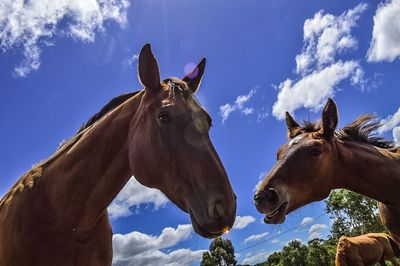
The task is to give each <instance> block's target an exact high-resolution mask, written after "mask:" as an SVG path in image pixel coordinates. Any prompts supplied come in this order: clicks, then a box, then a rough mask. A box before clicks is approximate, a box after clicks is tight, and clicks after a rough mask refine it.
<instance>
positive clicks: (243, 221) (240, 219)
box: [232, 215, 256, 229]
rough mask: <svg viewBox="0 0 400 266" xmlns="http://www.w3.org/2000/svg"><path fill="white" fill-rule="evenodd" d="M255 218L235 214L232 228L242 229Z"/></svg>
mask: <svg viewBox="0 0 400 266" xmlns="http://www.w3.org/2000/svg"><path fill="white" fill-rule="evenodd" d="M255 220H256V219H255V218H254V217H253V216H250V215H248V216H236V220H235V223H234V224H233V226H232V229H243V228H245V227H247V226H248V225H249V224H251V223H253V222H254V221H255Z"/></svg>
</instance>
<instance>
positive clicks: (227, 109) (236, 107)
mask: <svg viewBox="0 0 400 266" xmlns="http://www.w3.org/2000/svg"><path fill="white" fill-rule="evenodd" d="M256 92H257V90H256V88H253V89H251V90H250V92H249V93H248V94H247V95H239V96H238V97H237V98H236V101H235V102H234V103H233V104H230V103H226V104H224V105H222V106H220V107H219V111H220V114H221V116H222V123H224V122H225V121H226V120H227V119H228V117H229V116H230V114H231V113H233V112H235V111H239V112H241V113H243V114H244V115H249V114H252V113H253V112H254V109H253V108H249V107H246V108H245V107H244V105H245V104H246V103H247V102H248V101H249V100H250V99H251V97H253V95H254V94H256Z"/></svg>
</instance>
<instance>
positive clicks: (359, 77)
mask: <svg viewBox="0 0 400 266" xmlns="http://www.w3.org/2000/svg"><path fill="white" fill-rule="evenodd" d="M366 8H367V4H365V3H361V4H359V5H357V6H356V7H355V8H353V9H350V10H347V11H346V12H344V13H343V14H341V15H339V16H334V15H332V14H324V11H323V10H321V11H319V12H317V13H316V14H315V15H314V17H313V18H311V19H307V20H306V21H305V22H304V27H303V31H304V35H303V40H304V46H303V49H302V52H301V53H300V54H299V55H297V56H296V74H297V75H298V76H297V78H295V79H287V80H286V81H284V82H281V83H280V84H279V85H278V86H277V88H278V90H279V93H278V99H277V101H276V102H275V103H274V106H273V109H272V114H273V115H274V116H275V117H276V118H278V119H284V118H285V112H286V111H289V112H293V111H295V110H297V109H298V108H301V107H305V108H309V109H312V110H314V111H317V110H319V109H320V108H321V107H322V106H323V103H324V102H325V101H326V98H328V97H330V96H333V95H334V93H335V87H336V86H337V85H338V84H339V83H340V82H342V81H343V80H346V79H350V82H351V84H352V85H359V86H360V87H361V88H362V89H364V88H365V85H366V81H365V80H364V71H363V69H362V68H361V66H360V64H359V63H358V62H357V61H355V60H349V61H342V60H338V59H337V56H338V55H340V54H341V53H343V52H344V51H347V50H349V49H355V48H356V47H357V45H358V43H357V40H356V39H355V38H354V37H353V36H352V35H351V30H352V28H354V27H355V26H356V25H357V24H356V22H357V20H358V19H359V18H360V16H361V14H362V13H363V12H364V11H365V10H366Z"/></svg>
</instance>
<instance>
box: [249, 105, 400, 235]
mask: <svg viewBox="0 0 400 266" xmlns="http://www.w3.org/2000/svg"><path fill="white" fill-rule="evenodd" d="M337 124H338V111H337V107H336V104H335V103H334V101H333V100H332V99H328V101H327V103H326V105H325V107H324V109H323V111H322V120H321V122H317V123H311V122H307V121H305V122H304V123H303V125H299V124H298V123H297V122H296V121H295V120H294V119H293V117H292V116H291V115H290V114H289V113H286V125H287V129H288V139H289V141H288V143H286V144H284V145H282V146H281V147H280V148H279V149H278V152H277V162H276V163H275V165H274V166H273V167H272V169H271V170H270V172H269V173H268V174H267V175H266V176H265V178H264V180H263V181H262V183H261V184H260V185H259V187H258V189H257V191H256V193H255V195H254V201H255V206H256V208H257V210H258V211H259V212H261V213H263V214H265V218H264V221H265V222H266V223H269V224H278V223H283V222H284V220H285V216H286V215H287V214H288V213H290V212H292V211H293V210H296V209H298V208H300V207H301V206H304V205H306V204H308V203H311V202H313V201H319V200H322V199H324V198H326V197H327V196H328V195H329V193H330V191H331V190H332V189H337V188H345V189H348V190H351V191H354V192H357V193H359V194H362V195H365V196H368V197H370V198H372V199H375V200H377V201H379V202H380V203H379V210H380V217H381V220H382V222H383V224H384V225H385V226H386V227H387V229H388V230H389V232H390V234H391V235H392V236H393V237H394V239H395V240H396V242H398V243H399V240H400V201H399V188H400V149H396V148H393V143H392V142H390V141H387V140H385V139H383V138H379V137H376V136H373V135H372V133H373V132H374V131H375V130H376V129H377V128H379V126H380V124H379V123H378V122H377V121H376V119H375V117H374V116H373V115H361V116H360V117H358V118H357V119H356V120H355V121H354V122H352V123H350V124H349V125H347V126H345V127H344V128H342V129H338V130H337V129H336V127H337Z"/></svg>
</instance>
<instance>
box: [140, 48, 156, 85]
mask: <svg viewBox="0 0 400 266" xmlns="http://www.w3.org/2000/svg"><path fill="white" fill-rule="evenodd" d="M138 68H139V69H138V72H139V80H140V82H141V83H142V84H143V86H144V87H145V88H147V89H156V88H159V87H160V71H159V69H158V64H157V60H156V58H155V57H154V55H153V53H152V51H151V47H150V44H146V45H145V46H143V48H142V50H141V51H140V55H139V66H138Z"/></svg>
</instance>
